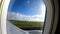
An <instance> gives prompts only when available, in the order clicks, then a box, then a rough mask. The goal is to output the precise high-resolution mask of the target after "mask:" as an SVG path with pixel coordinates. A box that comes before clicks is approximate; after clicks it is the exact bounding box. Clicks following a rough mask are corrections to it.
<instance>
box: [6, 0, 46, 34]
mask: <svg viewBox="0 0 60 34" xmlns="http://www.w3.org/2000/svg"><path fill="white" fill-rule="evenodd" d="M45 13H46V6H45V4H44V2H43V0H11V1H10V4H9V8H8V14H7V21H8V23H9V25H10V27H9V28H10V32H11V33H14V32H15V33H14V34H16V33H21V31H23V33H24V34H26V33H25V32H28V33H30V34H40V33H41V34H42V32H43V27H44V26H43V25H44V20H45ZM14 30H15V31H14ZM12 31H13V32H12ZM21 34H22V33H21Z"/></svg>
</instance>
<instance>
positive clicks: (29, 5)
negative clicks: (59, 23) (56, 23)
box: [8, 0, 46, 21]
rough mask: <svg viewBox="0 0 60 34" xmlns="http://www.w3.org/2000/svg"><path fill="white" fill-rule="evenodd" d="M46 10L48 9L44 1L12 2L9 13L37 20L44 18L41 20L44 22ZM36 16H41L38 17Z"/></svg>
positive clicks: (24, 0)
mask: <svg viewBox="0 0 60 34" xmlns="http://www.w3.org/2000/svg"><path fill="white" fill-rule="evenodd" d="M45 9H46V7H45V4H44V2H43V0H11V2H10V5H9V8H8V12H9V13H11V12H13V13H15V14H22V15H24V16H27V17H29V16H30V17H32V16H35V17H36V18H40V17H39V16H42V17H41V18H43V19H41V20H44V17H45ZM36 15H39V16H38V17H37V16H36ZM30 17H29V18H30ZM25 18H26V17H25ZM34 19H35V18H34ZM39 21H40V20H39Z"/></svg>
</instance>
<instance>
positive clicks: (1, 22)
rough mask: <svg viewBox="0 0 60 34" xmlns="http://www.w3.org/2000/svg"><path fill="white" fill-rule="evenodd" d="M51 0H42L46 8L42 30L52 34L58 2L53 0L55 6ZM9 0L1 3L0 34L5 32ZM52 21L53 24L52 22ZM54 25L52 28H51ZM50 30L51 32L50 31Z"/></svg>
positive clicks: (44, 33)
mask: <svg viewBox="0 0 60 34" xmlns="http://www.w3.org/2000/svg"><path fill="white" fill-rule="evenodd" d="M51 1H52V0H44V2H45V5H46V8H47V14H46V19H45V25H44V31H43V34H50V33H51V34H54V33H55V30H56V27H55V26H57V20H58V3H57V5H56V3H55V2H57V0H53V1H54V4H55V5H56V6H55V9H56V10H54V7H53V5H52V2H51ZM9 3H10V0H3V1H2V4H1V10H0V30H1V34H7V26H6V24H7V23H6V20H7V19H6V18H7V10H8V6H9ZM54 11H55V13H54ZM56 16H57V17H56ZM53 23H54V24H53ZM52 26H54V28H52ZM51 31H52V32H51Z"/></svg>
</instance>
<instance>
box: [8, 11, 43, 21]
mask: <svg viewBox="0 0 60 34" xmlns="http://www.w3.org/2000/svg"><path fill="white" fill-rule="evenodd" d="M8 19H10V20H21V21H44V15H33V16H27V15H23V14H20V13H14V12H11V13H10V12H9V13H8Z"/></svg>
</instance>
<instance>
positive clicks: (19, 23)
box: [9, 20, 43, 28]
mask: <svg viewBox="0 0 60 34" xmlns="http://www.w3.org/2000/svg"><path fill="white" fill-rule="evenodd" d="M9 21H10V22H11V23H12V24H14V25H16V26H17V27H19V28H38V27H43V22H29V21H17V20H9Z"/></svg>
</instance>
